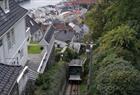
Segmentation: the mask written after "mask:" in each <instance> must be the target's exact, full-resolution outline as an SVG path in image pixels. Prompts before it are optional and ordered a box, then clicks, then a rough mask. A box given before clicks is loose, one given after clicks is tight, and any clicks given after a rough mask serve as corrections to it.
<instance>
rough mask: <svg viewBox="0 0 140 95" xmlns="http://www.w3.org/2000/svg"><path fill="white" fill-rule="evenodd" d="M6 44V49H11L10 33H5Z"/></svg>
mask: <svg viewBox="0 0 140 95" xmlns="http://www.w3.org/2000/svg"><path fill="white" fill-rule="evenodd" d="M7 44H8V49H10V48H11V47H12V43H11V37H10V32H8V33H7Z"/></svg>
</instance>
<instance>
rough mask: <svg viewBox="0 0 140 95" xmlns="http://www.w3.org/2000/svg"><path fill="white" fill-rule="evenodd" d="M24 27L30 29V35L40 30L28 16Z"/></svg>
mask: <svg viewBox="0 0 140 95" xmlns="http://www.w3.org/2000/svg"><path fill="white" fill-rule="evenodd" d="M26 27H30V33H31V34H34V33H35V32H37V31H38V30H39V29H40V26H39V24H37V23H36V22H35V21H34V20H33V19H32V18H31V17H30V16H28V15H27V16H26Z"/></svg>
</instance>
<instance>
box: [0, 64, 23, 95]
mask: <svg viewBox="0 0 140 95" xmlns="http://www.w3.org/2000/svg"><path fill="white" fill-rule="evenodd" d="M22 69H23V68H22V67H21V66H10V65H5V64H2V63H0V95H8V94H9V93H10V91H11V89H12V88H13V86H14V85H15V83H16V80H17V77H18V76H19V74H20V72H21V71H22Z"/></svg>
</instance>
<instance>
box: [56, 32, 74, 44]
mask: <svg viewBox="0 0 140 95" xmlns="http://www.w3.org/2000/svg"><path fill="white" fill-rule="evenodd" d="M73 37H74V32H69V31H67V32H66V31H59V32H57V33H56V34H55V39H56V40H59V41H63V42H67V41H71V40H72V38H73Z"/></svg>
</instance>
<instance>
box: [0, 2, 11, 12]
mask: <svg viewBox="0 0 140 95" xmlns="http://www.w3.org/2000/svg"><path fill="white" fill-rule="evenodd" d="M0 7H1V8H2V9H3V11H4V12H5V13H8V12H9V11H10V9H9V0H0Z"/></svg>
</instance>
